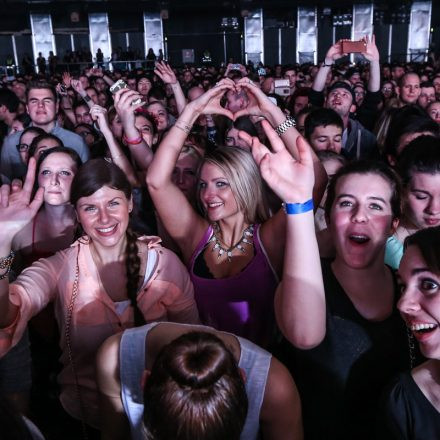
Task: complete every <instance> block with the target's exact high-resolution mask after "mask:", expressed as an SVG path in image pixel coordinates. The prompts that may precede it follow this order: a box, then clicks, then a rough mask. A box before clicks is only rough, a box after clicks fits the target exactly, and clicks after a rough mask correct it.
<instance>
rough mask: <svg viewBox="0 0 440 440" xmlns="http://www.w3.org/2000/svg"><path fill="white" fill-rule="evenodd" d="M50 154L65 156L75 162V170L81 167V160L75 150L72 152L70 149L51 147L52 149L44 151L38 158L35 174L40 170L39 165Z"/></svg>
mask: <svg viewBox="0 0 440 440" xmlns="http://www.w3.org/2000/svg"><path fill="white" fill-rule="evenodd" d="M52 153H63V154H67V155H68V156H70V157H71V159H72V160H73V161H74V162H75V165H76V167H77V169H79V168H80V166H81V165H82V160H81V158H80V157H79V154H78V153H77V152H76V151H75V150H73V149H72V148H68V147H53V148H49V149H47V150H44V151H43V152H42V153H41V155H40V157H39V158H38V162H37V172H38V170H39V169H40V167H41V164H42V163H43V162H44V160H46V158H47V156H50V155H51V154H52Z"/></svg>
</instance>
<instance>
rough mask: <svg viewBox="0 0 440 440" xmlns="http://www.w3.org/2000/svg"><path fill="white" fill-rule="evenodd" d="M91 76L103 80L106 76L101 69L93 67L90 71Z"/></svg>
mask: <svg viewBox="0 0 440 440" xmlns="http://www.w3.org/2000/svg"><path fill="white" fill-rule="evenodd" d="M90 75H93V76H99V77H100V78H102V77H103V76H104V72H103V71H102V68H101V67H93V68H92V69H90Z"/></svg>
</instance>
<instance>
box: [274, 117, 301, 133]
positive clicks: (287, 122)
mask: <svg viewBox="0 0 440 440" xmlns="http://www.w3.org/2000/svg"><path fill="white" fill-rule="evenodd" d="M290 127H296V121H295V119H293V118H292V117H291V116H287V118H286V120H285V121H284V122H282V123H281V124H280V125H278V127H276V128H275V131H276V132H277V134H278V136H281V135H282V134H283V133H285V132H286V131H287V130H288V129H289V128H290Z"/></svg>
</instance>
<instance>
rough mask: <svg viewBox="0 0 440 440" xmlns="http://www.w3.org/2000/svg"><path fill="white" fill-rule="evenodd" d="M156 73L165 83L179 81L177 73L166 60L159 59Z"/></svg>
mask: <svg viewBox="0 0 440 440" xmlns="http://www.w3.org/2000/svg"><path fill="white" fill-rule="evenodd" d="M154 73H155V74H156V75H157V76H158V77H159V78H160V79H161V80H162V81H163V82H164V83H165V84H175V83H176V82H177V78H176V74H175V73H174V72H173V69H172V68H171V67H170V65H169V64H167V63H166V62H165V61H159V62H157V63H156V66H155V68H154Z"/></svg>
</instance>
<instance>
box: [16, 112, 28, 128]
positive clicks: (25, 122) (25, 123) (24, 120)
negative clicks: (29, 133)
mask: <svg viewBox="0 0 440 440" xmlns="http://www.w3.org/2000/svg"><path fill="white" fill-rule="evenodd" d="M14 120H15V121H18V122H21V123H22V124H23V129H26V128H28V127H29V125H31V122H32V119H31V117H30V116H29V115H28V114H27V113H21V114H20V115H17V116H16V117H15V118H14Z"/></svg>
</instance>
